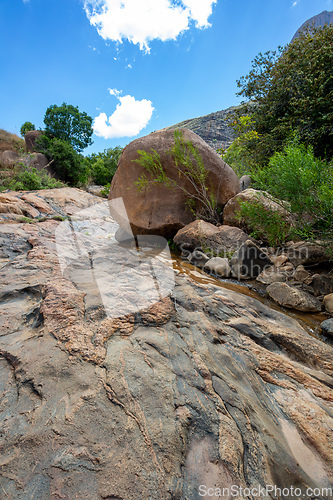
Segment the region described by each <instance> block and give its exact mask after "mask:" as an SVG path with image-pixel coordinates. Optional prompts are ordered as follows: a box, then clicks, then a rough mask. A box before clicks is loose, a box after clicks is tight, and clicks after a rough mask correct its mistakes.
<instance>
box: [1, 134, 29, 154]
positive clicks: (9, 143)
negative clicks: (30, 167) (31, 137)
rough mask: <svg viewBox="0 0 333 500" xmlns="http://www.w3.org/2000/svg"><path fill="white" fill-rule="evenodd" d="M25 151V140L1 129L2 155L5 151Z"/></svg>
mask: <svg viewBox="0 0 333 500" xmlns="http://www.w3.org/2000/svg"><path fill="white" fill-rule="evenodd" d="M21 149H24V150H25V142H24V139H22V138H21V137H19V136H18V135H16V134H11V133H10V132H7V131H6V130H3V129H0V154H1V153H3V152H4V151H17V152H18V151H20V150H21Z"/></svg>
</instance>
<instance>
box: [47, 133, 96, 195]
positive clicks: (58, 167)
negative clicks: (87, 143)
mask: <svg viewBox="0 0 333 500" xmlns="http://www.w3.org/2000/svg"><path fill="white" fill-rule="evenodd" d="M38 149H39V151H40V152H42V153H44V154H45V155H46V156H47V157H48V158H49V160H50V163H51V167H52V169H53V171H54V173H55V176H56V177H57V178H58V179H60V180H62V181H64V182H67V183H69V184H70V185H72V186H76V185H79V184H85V183H86V182H87V179H88V175H89V169H88V166H87V165H86V163H85V161H84V157H83V156H82V155H81V154H79V153H78V152H77V151H75V149H74V148H73V146H71V144H69V143H68V142H66V141H64V140H62V139H59V138H58V137H53V138H52V139H51V138H50V137H48V136H47V135H44V134H43V135H42V136H41V137H40V138H39V139H38Z"/></svg>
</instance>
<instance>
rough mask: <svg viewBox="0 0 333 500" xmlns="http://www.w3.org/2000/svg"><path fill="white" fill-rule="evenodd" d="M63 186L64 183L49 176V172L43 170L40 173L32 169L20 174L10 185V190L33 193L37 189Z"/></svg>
mask: <svg viewBox="0 0 333 500" xmlns="http://www.w3.org/2000/svg"><path fill="white" fill-rule="evenodd" d="M22 167H24V166H22ZM24 168H25V167H24ZM63 186H64V184H63V183H62V182H60V181H57V180H56V179H54V178H52V177H51V176H49V175H48V174H47V172H45V171H43V170H42V171H41V172H39V171H38V170H37V169H36V168H32V169H27V170H22V171H20V172H18V173H17V174H16V175H15V177H14V178H13V179H11V181H10V183H9V184H8V189H11V190H12V191H33V190H35V189H54V188H59V187H63Z"/></svg>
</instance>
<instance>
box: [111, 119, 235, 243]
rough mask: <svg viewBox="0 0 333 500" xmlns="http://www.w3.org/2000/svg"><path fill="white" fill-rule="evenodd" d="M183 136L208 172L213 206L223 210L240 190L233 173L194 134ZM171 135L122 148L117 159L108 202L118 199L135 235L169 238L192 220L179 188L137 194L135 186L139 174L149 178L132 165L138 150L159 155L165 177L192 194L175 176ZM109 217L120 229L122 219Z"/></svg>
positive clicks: (148, 189) (151, 136)
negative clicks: (214, 201)
mask: <svg viewBox="0 0 333 500" xmlns="http://www.w3.org/2000/svg"><path fill="white" fill-rule="evenodd" d="M183 133H184V139H185V140H186V141H192V143H193V145H194V146H195V147H196V148H197V149H198V151H199V154H200V155H201V157H202V159H203V162H204V165H205V168H206V170H207V171H208V177H207V181H206V185H207V186H213V189H212V191H213V194H214V196H216V199H217V204H218V206H220V207H223V206H224V205H225V204H226V203H227V201H228V200H229V199H230V198H231V197H232V196H234V195H235V194H236V193H238V192H239V190H240V186H239V181H238V178H237V176H236V174H235V172H234V171H233V170H232V169H231V167H229V165H227V164H226V163H225V162H224V161H223V160H222V159H221V158H220V157H219V156H218V154H217V153H216V152H215V151H214V150H212V149H211V148H210V147H209V146H208V145H207V144H206V143H205V142H204V141H203V140H202V139H201V138H200V137H199V136H197V135H196V134H195V133H194V132H192V131H190V130H188V129H184V130H183ZM173 134H174V131H173V130H161V131H158V132H153V133H152V134H149V135H148V136H146V137H142V138H139V139H136V140H134V141H132V142H131V143H130V144H128V145H127V146H126V147H125V149H124V150H123V153H122V155H121V157H120V159H119V163H118V169H117V171H116V173H115V175H114V177H113V179H112V183H111V189H110V194H109V199H110V200H114V199H117V198H122V200H123V202H124V205H125V209H126V212H127V215H128V219H129V222H130V224H131V229H132V231H133V232H134V233H135V234H156V235H161V236H165V237H167V238H170V237H173V236H174V235H175V234H176V233H177V231H178V230H179V229H181V228H182V227H184V226H186V225H187V224H189V223H190V222H192V221H193V220H194V219H195V217H194V215H193V213H192V212H191V210H190V209H189V208H188V205H187V204H186V202H187V200H188V195H187V194H186V193H185V192H184V191H183V190H181V189H180V188H178V187H177V188H174V189H169V188H166V187H165V186H162V185H158V184H155V185H150V186H147V187H146V188H144V189H143V191H140V190H139V189H138V187H137V186H136V185H135V183H136V182H137V181H138V179H139V178H140V177H141V176H142V175H143V174H144V175H146V176H147V175H148V177H149V174H147V171H146V169H144V168H143V167H142V166H141V165H139V164H138V163H137V162H136V161H135V160H137V159H139V154H138V150H144V151H147V152H149V153H151V151H152V150H155V151H156V152H157V153H158V154H159V155H160V160H161V164H162V166H163V169H164V171H165V173H166V175H167V176H168V177H169V178H171V179H173V180H174V181H176V183H177V185H178V186H182V187H183V188H185V189H186V190H187V191H188V192H190V193H192V192H194V191H193V187H192V185H191V183H190V181H188V180H185V179H184V177H180V176H179V173H178V171H177V170H176V168H175V165H174V159H173V157H172V155H171V154H170V153H169V151H170V149H171V148H172V146H173V144H174V135H173ZM198 209H199V207H198ZM113 216H114V218H115V219H116V220H117V221H118V222H119V224H120V225H122V224H123V218H122V216H121V215H120V216H119V214H118V212H117V211H114V212H113Z"/></svg>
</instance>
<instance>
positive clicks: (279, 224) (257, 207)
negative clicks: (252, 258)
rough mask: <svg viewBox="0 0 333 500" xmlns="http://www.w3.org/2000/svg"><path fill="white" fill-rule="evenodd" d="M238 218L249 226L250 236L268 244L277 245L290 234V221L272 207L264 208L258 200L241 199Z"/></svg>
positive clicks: (283, 241) (286, 239)
mask: <svg viewBox="0 0 333 500" xmlns="http://www.w3.org/2000/svg"><path fill="white" fill-rule="evenodd" d="M239 205H240V212H239V214H238V219H239V220H241V221H243V220H245V221H246V224H247V225H248V226H249V227H250V228H251V230H250V236H252V237H253V238H256V239H260V240H264V241H265V242H266V243H268V244H269V245H270V246H278V245H281V244H283V243H285V242H286V241H288V238H289V237H290V236H291V234H292V227H291V225H290V222H288V221H286V220H285V219H284V217H283V215H282V214H280V213H279V212H276V211H275V210H273V209H269V208H266V207H264V206H263V205H262V203H260V201H259V200H258V202H249V201H241V202H240V203H239Z"/></svg>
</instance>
